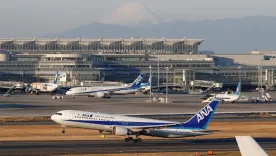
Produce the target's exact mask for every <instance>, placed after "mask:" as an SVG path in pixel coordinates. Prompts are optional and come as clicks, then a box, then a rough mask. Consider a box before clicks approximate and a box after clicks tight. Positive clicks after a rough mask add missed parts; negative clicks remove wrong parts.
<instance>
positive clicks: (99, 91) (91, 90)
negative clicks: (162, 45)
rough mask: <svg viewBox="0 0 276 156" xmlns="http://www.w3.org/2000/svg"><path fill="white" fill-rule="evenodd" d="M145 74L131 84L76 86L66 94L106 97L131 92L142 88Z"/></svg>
mask: <svg viewBox="0 0 276 156" xmlns="http://www.w3.org/2000/svg"><path fill="white" fill-rule="evenodd" d="M144 76H145V74H140V75H139V76H138V77H137V78H136V80H135V81H134V82H133V83H132V85H131V86H115V87H114V86H101V87H75V88H71V89H69V91H67V92H66V95H72V96H73V97H74V96H95V97H98V98H105V97H110V94H131V93H134V92H137V91H139V89H141V84H142V81H143V79H144Z"/></svg>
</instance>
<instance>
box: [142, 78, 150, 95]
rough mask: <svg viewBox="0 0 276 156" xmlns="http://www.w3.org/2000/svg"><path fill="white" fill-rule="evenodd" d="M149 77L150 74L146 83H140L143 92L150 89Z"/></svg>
mask: <svg viewBox="0 0 276 156" xmlns="http://www.w3.org/2000/svg"><path fill="white" fill-rule="evenodd" d="M151 79H152V76H150V77H149V80H148V83H142V84H141V91H142V92H143V93H145V92H148V91H149V90H150V89H151V87H152V86H151Z"/></svg>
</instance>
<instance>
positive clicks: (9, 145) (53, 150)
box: [0, 138, 276, 156]
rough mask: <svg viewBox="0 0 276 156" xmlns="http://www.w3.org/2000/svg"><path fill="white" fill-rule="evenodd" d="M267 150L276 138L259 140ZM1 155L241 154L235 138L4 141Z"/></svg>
mask: <svg viewBox="0 0 276 156" xmlns="http://www.w3.org/2000/svg"><path fill="white" fill-rule="evenodd" d="M256 141H257V142H258V143H259V144H260V145H261V146H262V147H263V148H264V149H265V150H276V146H275V145H276V138H257V139H256ZM0 147H1V148H0V155H3V156H4V155H5V156H7V155H65V154H109V153H156V152H160V153H161V152H207V151H208V150H213V151H238V146H237V143H236V140H235V139H234V138H233V139H185V140H143V142H142V143H137V144H134V143H132V142H128V143H125V142H123V141H122V140H114V141H111V140H98V141H66V140H64V141H33V142H30V141H24V142H1V144H0Z"/></svg>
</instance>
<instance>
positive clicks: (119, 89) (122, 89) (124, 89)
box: [76, 87, 139, 94]
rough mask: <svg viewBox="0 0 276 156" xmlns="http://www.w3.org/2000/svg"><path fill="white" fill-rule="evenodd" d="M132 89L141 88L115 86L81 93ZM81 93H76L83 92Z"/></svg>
mask: <svg viewBox="0 0 276 156" xmlns="http://www.w3.org/2000/svg"><path fill="white" fill-rule="evenodd" d="M132 89H139V88H134V87H128V88H115V89H104V90H94V91H89V92H81V93H96V92H102V91H119V90H132ZM81 93H76V94H81Z"/></svg>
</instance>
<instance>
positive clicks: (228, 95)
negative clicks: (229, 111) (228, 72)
mask: <svg viewBox="0 0 276 156" xmlns="http://www.w3.org/2000/svg"><path fill="white" fill-rule="evenodd" d="M240 95H241V82H239V83H238V85H237V89H236V92H235V93H232V92H230V91H226V92H225V93H224V94H208V95H206V96H204V97H203V98H202V99H203V101H202V103H209V102H211V101H212V100H213V99H220V100H221V101H222V102H231V103H234V102H236V101H238V100H239V97H240Z"/></svg>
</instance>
